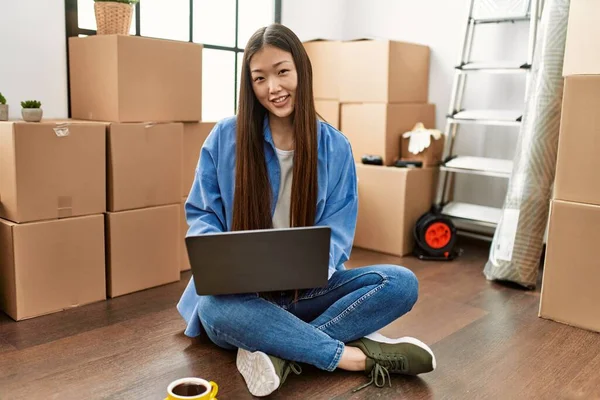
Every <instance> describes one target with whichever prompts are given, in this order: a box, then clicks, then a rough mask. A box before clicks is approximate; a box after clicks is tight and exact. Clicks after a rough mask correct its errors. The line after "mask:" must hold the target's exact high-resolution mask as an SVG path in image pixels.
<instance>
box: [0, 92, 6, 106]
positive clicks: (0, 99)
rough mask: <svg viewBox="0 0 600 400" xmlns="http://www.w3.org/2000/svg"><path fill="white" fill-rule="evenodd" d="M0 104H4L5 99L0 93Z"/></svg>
mask: <svg viewBox="0 0 600 400" xmlns="http://www.w3.org/2000/svg"><path fill="white" fill-rule="evenodd" d="M0 104H6V99H5V98H4V96H2V93H0Z"/></svg>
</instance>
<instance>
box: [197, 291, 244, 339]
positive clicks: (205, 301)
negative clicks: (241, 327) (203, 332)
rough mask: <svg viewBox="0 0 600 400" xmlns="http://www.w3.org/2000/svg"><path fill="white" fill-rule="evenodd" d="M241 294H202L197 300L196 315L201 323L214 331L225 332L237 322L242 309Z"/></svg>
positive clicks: (242, 311) (241, 314)
mask: <svg viewBox="0 0 600 400" xmlns="http://www.w3.org/2000/svg"><path fill="white" fill-rule="evenodd" d="M242 297H243V296H236V295H227V296H202V297H200V299H199V300H198V316H199V317H200V320H201V321H202V323H203V324H205V325H208V326H209V327H210V328H211V329H213V330H214V331H216V332H219V331H221V332H227V331H229V330H231V329H230V328H232V327H233V325H234V324H235V325H237V324H236V321H237V322H238V323H239V320H240V317H241V316H243V315H244V314H245V312H244V310H243V299H242Z"/></svg>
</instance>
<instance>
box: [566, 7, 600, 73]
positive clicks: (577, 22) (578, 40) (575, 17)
mask: <svg viewBox="0 0 600 400" xmlns="http://www.w3.org/2000/svg"><path fill="white" fill-rule="evenodd" d="M598 20H600V2H599V1H598V0H573V1H571V3H570V6H569V22H568V25H567V39H566V43H565V57H564V62H563V75H564V76H569V75H584V74H600V46H598V37H600V25H599V24H598Z"/></svg>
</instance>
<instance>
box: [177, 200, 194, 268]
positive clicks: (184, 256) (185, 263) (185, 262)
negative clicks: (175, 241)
mask: <svg viewBox="0 0 600 400" xmlns="http://www.w3.org/2000/svg"><path fill="white" fill-rule="evenodd" d="M186 200H187V199H186V198H184V199H183V200H182V203H181V207H180V210H181V211H180V213H179V215H180V216H181V220H180V224H181V226H180V230H181V270H182V271H188V270H190V269H191V268H192V267H191V266H190V259H189V257H188V253H187V248H186V247H185V237H186V235H187V231H188V228H189V226H188V223H187V220H186V218H185V201H186Z"/></svg>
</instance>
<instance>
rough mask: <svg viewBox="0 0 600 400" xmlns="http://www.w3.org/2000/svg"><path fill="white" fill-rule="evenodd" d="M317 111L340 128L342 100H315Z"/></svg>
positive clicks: (336, 127) (332, 124) (335, 126)
mask: <svg viewBox="0 0 600 400" xmlns="http://www.w3.org/2000/svg"><path fill="white" fill-rule="evenodd" d="M315 108H316V110H317V113H318V114H319V115H320V116H321V117H323V119H324V120H325V122H327V123H329V124H330V125H331V126H333V127H334V128H335V129H340V102H339V101H337V100H315Z"/></svg>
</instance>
